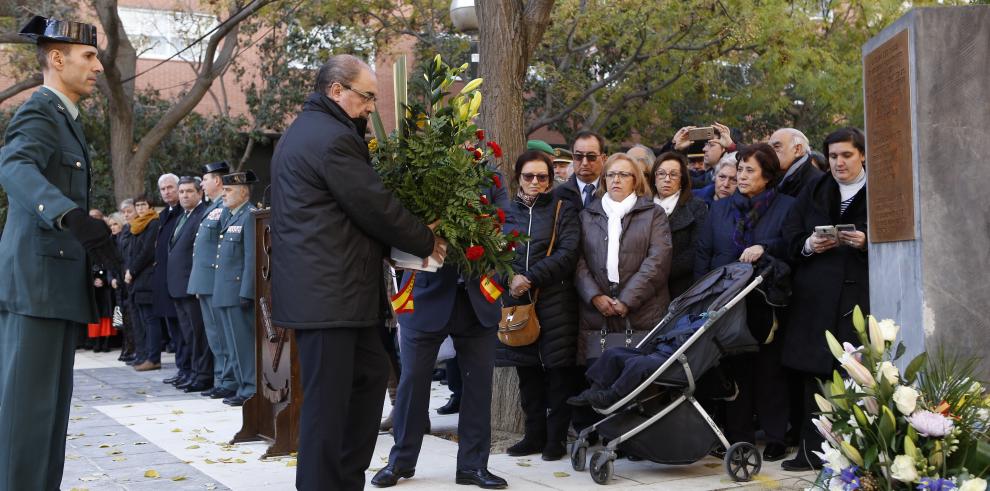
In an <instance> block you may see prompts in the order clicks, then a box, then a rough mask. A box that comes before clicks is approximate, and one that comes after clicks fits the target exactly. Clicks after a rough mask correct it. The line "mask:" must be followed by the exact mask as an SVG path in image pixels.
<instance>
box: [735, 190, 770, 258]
mask: <svg viewBox="0 0 990 491" xmlns="http://www.w3.org/2000/svg"><path fill="white" fill-rule="evenodd" d="M776 197H777V192H776V191H774V189H773V188H772V187H768V188H767V189H766V190H765V191H763V192H762V193H760V194H758V195H756V196H754V197H753V198H747V197H746V196H745V195H743V194H742V193H740V192H739V191H736V194H733V195H732V222H733V224H734V225H735V229H736V230H735V232H734V233H733V234H732V244H733V245H734V246H736V253H738V254H742V251H743V250H744V249H746V248H747V247H749V246H751V245H753V230H754V229H756V224H758V223H760V217H762V216H763V214H764V213H766V211H767V209H769V208H770V205H772V204H773V200H774V199H775V198H776Z"/></svg>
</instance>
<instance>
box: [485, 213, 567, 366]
mask: <svg viewBox="0 0 990 491" xmlns="http://www.w3.org/2000/svg"><path fill="white" fill-rule="evenodd" d="M559 201H560V200H559V198H556V197H553V196H552V195H550V194H541V195H540V196H539V197H538V198H537V199H536V202H535V203H534V204H533V207H532V208H530V207H528V206H526V205H525V204H524V203H523V202H522V201H521V200H519V199H518V198H516V199H515V200H513V202H512V205H511V206H510V207H509V209H508V210H506V211H507V213H506V223H505V230H506V231H507V232H511V231H512V230H518V231H519V232H520V233H521V234H525V235H528V236H529V237H530V240H529V242H522V243H520V244H518V245H517V246H516V258H515V260H514V261H513V263H512V269H513V270H515V271H516V273H517V274H524V275H526V277H527V278H529V281H530V282H531V283H532V284H533V289H534V290H535V289H537V288H539V289H540V294H539V298H538V300H537V303H536V314H537V316H538V317H539V319H540V337H539V339H538V340H537V342H536V343H533V344H531V345H529V346H521V347H508V346H505V345H503V344H501V343H499V344H498V349H497V351H496V364H497V365H498V366H503V367H504V366H543V367H545V368H557V367H565V366H571V365H574V359H575V355H576V353H577V335H578V317H577V315H578V301H577V292H576V291H575V289H574V284H573V283H572V281H571V280H572V278H573V277H574V269H575V267H576V266H577V259H578V248H579V247H580V242H581V225H580V222H579V221H578V216H577V211H576V210H574V208H573V206H572V205H570V204H569V203H568V202H567V201H566V200H565V201H563V202H561V207H560V215H559V217H558V218H557V239H556V242H555V243H554V246H553V251H552V253H551V254H550V256H547V247H548V246H549V245H550V237H551V233H552V231H553V224H554V214H555V212H556V209H557V203H558V202H559ZM508 283H509V280H508V279H506V280H505V284H506V285H508ZM502 299H503V304H504V305H505V306H512V305H516V304H520V303H528V302H529V297H528V296H527V295H523V296H522V297H520V298H518V299H516V298H513V297H512V295H511V294H510V293H509V290H508V288H506V291H505V293H504V294H503V295H502Z"/></svg>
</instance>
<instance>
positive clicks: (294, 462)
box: [285, 459, 296, 467]
mask: <svg viewBox="0 0 990 491" xmlns="http://www.w3.org/2000/svg"><path fill="white" fill-rule="evenodd" d="M285 466H286V467H295V466H296V459H292V460H290V461H288V462H286V463H285Z"/></svg>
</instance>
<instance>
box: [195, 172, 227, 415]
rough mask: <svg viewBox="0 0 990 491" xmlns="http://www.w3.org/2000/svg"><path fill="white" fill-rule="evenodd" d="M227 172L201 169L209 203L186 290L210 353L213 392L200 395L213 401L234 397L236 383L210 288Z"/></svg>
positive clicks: (213, 273)
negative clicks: (195, 305) (194, 301)
mask: <svg viewBox="0 0 990 491" xmlns="http://www.w3.org/2000/svg"><path fill="white" fill-rule="evenodd" d="M228 172H230V165H228V164H227V162H226V161H223V162H213V163H211V164H206V165H204V166H203V182H202V183H201V185H202V186H203V193H205V194H206V197H207V198H209V200H210V202H209V204H208V205H207V206H206V211H205V215H204V216H203V220H202V221H201V222H199V227H198V230H197V231H196V239H195V240H194V241H193V265H192V271H191V272H190V273H189V285H188V289H187V290H186V291H187V293H189V294H190V295H196V298H197V299H198V300H199V307H200V310H201V311H202V315H203V325H204V327H205V330H206V342H207V344H209V345H210V351H212V352H213V388H212V389H210V390H208V391H204V392H202V393H200V394H201V395H203V396H206V397H211V398H213V399H223V398H227V397H230V396H232V395H234V394H236V393H237V380H236V379H235V378H234V364H233V362H232V353H231V347H230V346H228V345H227V342H226V340H225V337H224V333H223V325H222V324H221V322H220V313H219V311H218V310H217V309H216V308H214V307H213V285H214V281H213V280H214V276H215V273H216V267H217V261H216V259H217V254H216V251H217V246H218V245H219V244H220V218H221V215H223V213H224V211H225V208H224V207H223V181H222V180H221V177H223V175H224V174H227V173H228Z"/></svg>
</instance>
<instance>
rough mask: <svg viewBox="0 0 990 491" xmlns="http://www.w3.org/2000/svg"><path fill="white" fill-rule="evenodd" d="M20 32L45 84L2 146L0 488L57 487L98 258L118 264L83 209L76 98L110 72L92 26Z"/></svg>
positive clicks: (105, 231)
mask: <svg viewBox="0 0 990 491" xmlns="http://www.w3.org/2000/svg"><path fill="white" fill-rule="evenodd" d="M20 33H21V35H22V36H24V37H28V38H30V39H31V40H33V41H34V42H35V43H37V45H38V47H37V50H38V60H39V61H40V64H41V72H42V76H43V78H44V85H43V86H42V87H41V88H40V89H38V90H37V91H36V92H35V93H34V94H32V95H31V97H30V98H29V99H28V100H27V101H26V102H24V104H22V105H21V107H20V108H19V109H18V110H17V113H16V114H14V117H13V118H11V120H10V124H9V125H8V126H7V133H6V136H5V141H6V145H4V146H3V148H0V186H3V189H4V190H5V191H6V192H7V199H8V203H9V208H8V211H7V223H6V225H5V226H4V230H3V237H2V239H0V271H2V272H3V281H2V282H0V491H20V490H24V489H58V488H59V486H60V483H61V481H62V469H63V467H64V465H65V432H66V429H67V428H68V424H69V403H70V399H71V397H72V365H73V361H74V347H75V336H74V334H75V333H76V332H77V331H78V330H79V329H81V328H82V326H81V325H80V324H86V323H89V322H94V321H95V320H96V318H97V313H96V301H95V296H94V290H93V285H92V280H91V279H90V265H91V264H94V263H95V264H104V265H109V266H110V269H112V270H115V271H117V272H118V273H119V269H120V264H119V258H118V256H117V253H116V248H115V246H114V244H113V240H112V239H111V236H110V230H109V228H107V226H106V224H104V223H103V222H102V221H101V220H96V219H94V218H92V217H90V216H89V215H88V214H87V213H86V210H88V209H89V184H90V165H91V162H92V161H91V160H90V155H89V150H88V146H87V144H86V139H85V136H84V135H83V129H82V125H81V124H80V122H79V121H78V118H79V116H80V115H79V107H78V103H79V100H80V99H82V98H83V97H86V96H88V95H90V94H91V93H92V92H93V88H94V87H95V85H96V78H97V76H99V74H100V73H102V72H103V65H101V64H100V60H99V58H97V49H96V27H95V26H92V25H89V24H81V23H77V22H68V21H62V20H56V19H46V18H44V17H34V18H33V19H32V20H31V21H30V22H29V23H28V24H27V25H26V26H25V27H24V28H23V29H21V32H20ZM87 256H88V257H89V260H88V261H87Z"/></svg>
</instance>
